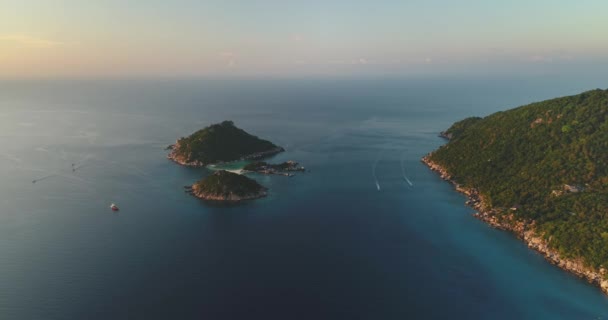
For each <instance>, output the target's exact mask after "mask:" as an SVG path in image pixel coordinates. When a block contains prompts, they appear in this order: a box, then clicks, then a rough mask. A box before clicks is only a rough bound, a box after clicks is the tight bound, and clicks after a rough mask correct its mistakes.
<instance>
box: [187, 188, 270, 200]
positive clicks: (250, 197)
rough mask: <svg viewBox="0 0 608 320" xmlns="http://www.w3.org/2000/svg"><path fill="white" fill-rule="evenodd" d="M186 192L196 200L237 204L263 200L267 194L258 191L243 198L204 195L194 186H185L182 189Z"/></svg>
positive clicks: (265, 191)
mask: <svg viewBox="0 0 608 320" xmlns="http://www.w3.org/2000/svg"><path fill="white" fill-rule="evenodd" d="M184 188H185V189H186V192H187V193H188V194H190V195H192V196H194V197H196V198H199V199H202V200H208V201H227V202H238V201H244V200H254V199H259V198H264V197H266V196H268V192H267V190H266V189H263V190H260V191H259V192H257V193H251V194H246V195H244V196H239V195H236V194H234V193H230V194H228V195H217V194H210V193H205V192H203V191H202V190H200V189H199V188H198V187H197V186H196V185H192V186H186V187H184Z"/></svg>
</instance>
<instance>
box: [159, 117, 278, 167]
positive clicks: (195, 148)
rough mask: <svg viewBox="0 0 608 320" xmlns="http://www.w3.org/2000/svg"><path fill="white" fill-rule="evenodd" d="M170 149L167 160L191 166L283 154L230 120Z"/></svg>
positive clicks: (212, 126)
mask: <svg viewBox="0 0 608 320" xmlns="http://www.w3.org/2000/svg"><path fill="white" fill-rule="evenodd" d="M170 149H171V152H170V153H169V156H168V158H169V159H171V160H173V161H175V162H177V163H179V164H181V165H185V166H192V167H203V166H207V165H210V164H218V163H225V162H231V161H237V160H255V159H261V158H264V157H267V156H271V155H274V154H277V153H279V152H283V151H285V150H284V149H283V148H281V147H279V146H277V145H275V144H273V143H272V142H270V141H267V140H263V139H260V138H258V137H256V136H254V135H251V134H249V133H247V132H245V130H243V129H240V128H237V127H236V126H235V125H234V122H232V121H224V122H222V123H218V124H213V125H210V126H208V127H206V128H204V129H201V130H199V131H197V132H195V133H193V134H192V135H190V136H188V137H185V138H180V139H179V140H177V141H176V142H175V144H174V145H172V146H170Z"/></svg>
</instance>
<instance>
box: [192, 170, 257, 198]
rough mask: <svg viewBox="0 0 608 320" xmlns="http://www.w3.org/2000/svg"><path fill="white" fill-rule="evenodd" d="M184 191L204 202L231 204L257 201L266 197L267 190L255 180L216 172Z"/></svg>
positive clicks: (230, 173)
mask: <svg viewBox="0 0 608 320" xmlns="http://www.w3.org/2000/svg"><path fill="white" fill-rule="evenodd" d="M186 191H187V192H188V193H190V194H192V195H193V196H195V197H197V198H200V199H204V200H214V201H232V202H236V201H243V200H251V199H257V198H262V197H265V196H266V195H267V193H266V191H267V189H266V188H265V187H263V186H261V185H260V184H259V183H257V182H256V181H255V180H253V179H250V178H247V177H245V176H243V175H240V174H236V173H232V172H228V171H225V170H220V171H216V172H215V173H213V174H212V175H210V176H208V177H206V178H204V179H202V180H200V181H198V182H196V183H195V184H193V185H192V186H191V187H186Z"/></svg>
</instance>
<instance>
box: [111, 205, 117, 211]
mask: <svg viewBox="0 0 608 320" xmlns="http://www.w3.org/2000/svg"><path fill="white" fill-rule="evenodd" d="M110 209H112V211H118V206H117V205H115V204H113V203H112V204H111V205H110Z"/></svg>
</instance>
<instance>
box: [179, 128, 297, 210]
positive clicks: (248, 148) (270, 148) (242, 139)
mask: <svg viewBox="0 0 608 320" xmlns="http://www.w3.org/2000/svg"><path fill="white" fill-rule="evenodd" d="M167 149H169V150H171V152H170V153H169V155H168V156H167V157H168V158H169V159H171V160H173V161H175V162H177V163H179V164H181V165H184V166H189V167H204V166H207V165H215V164H222V163H226V162H232V161H238V160H249V161H253V162H251V163H249V164H247V165H245V167H244V168H243V171H242V172H244V173H247V172H256V173H261V174H276V175H283V176H288V177H291V176H293V173H291V172H293V171H304V167H302V166H299V164H298V163H297V162H295V161H286V162H283V163H280V164H270V163H267V162H264V161H260V159H262V158H265V157H269V156H272V155H274V154H277V153H279V152H283V151H285V150H284V149H283V148H281V147H279V146H277V145H275V144H274V143H272V142H270V141H268V140H263V139H260V138H258V137H256V136H254V135H251V134H249V133H247V132H245V131H244V130H242V129H239V128H237V127H236V126H235V125H234V122H232V121H223V122H222V123H218V124H213V125H210V126H208V127H206V128H203V129H201V130H199V131H197V132H195V133H193V134H192V135H190V136H188V137H185V138H180V139H179V140H177V141H176V142H175V144H174V145H171V146H169V147H168V148H167ZM236 172H239V171H236ZM185 188H186V191H187V192H188V193H190V194H192V195H194V196H195V197H197V198H201V199H205V200H216V201H241V200H250V199H256V198H261V197H264V196H266V194H267V189H266V188H265V187H263V186H261V185H259V184H258V183H257V182H256V181H255V180H253V179H251V178H248V177H246V176H244V175H240V174H237V173H233V172H228V171H225V170H219V171H217V172H215V173H214V174H212V175H210V176H208V177H206V178H204V179H202V180H200V181H198V182H196V183H195V184H194V185H192V186H186V187H185Z"/></svg>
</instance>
